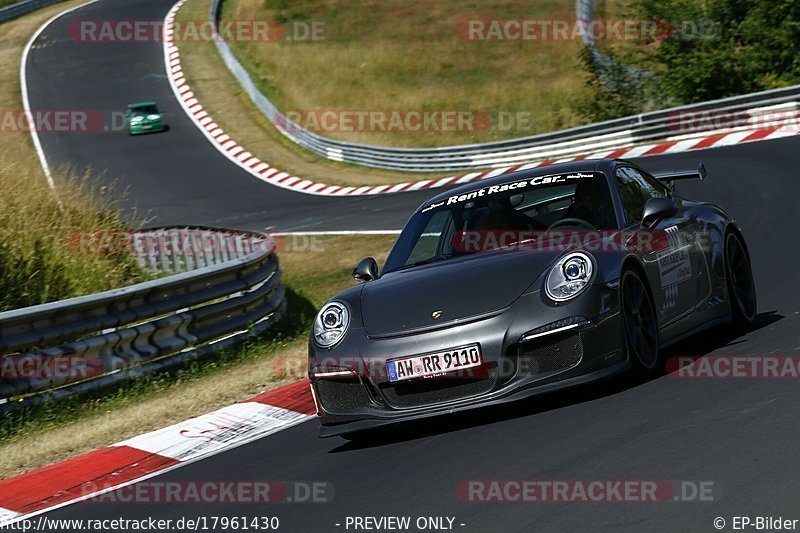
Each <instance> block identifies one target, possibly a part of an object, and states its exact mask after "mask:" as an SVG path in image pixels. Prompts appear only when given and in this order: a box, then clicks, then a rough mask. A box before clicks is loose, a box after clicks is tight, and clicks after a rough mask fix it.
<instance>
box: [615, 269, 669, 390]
mask: <svg viewBox="0 0 800 533" xmlns="http://www.w3.org/2000/svg"><path fill="white" fill-rule="evenodd" d="M620 291H621V296H622V324H623V329H624V331H623V333H624V338H625V343H626V345H627V350H628V354H629V356H630V358H631V364H632V366H633V368H634V370H635V371H636V372H637V373H638V374H639V375H640V376H642V377H649V376H652V375H653V374H655V373H656V371H657V370H658V364H659V362H660V358H659V346H658V345H659V335H658V319H657V317H656V310H655V305H654V304H653V298H652V296H651V295H650V291H649V290H648V288H647V284H646V283H645V281H644V280H643V279H642V276H641V275H640V274H639V273H638V272H637V271H636V270H633V269H630V270H626V271H625V272H624V273H623V274H622V281H621V284H620Z"/></svg>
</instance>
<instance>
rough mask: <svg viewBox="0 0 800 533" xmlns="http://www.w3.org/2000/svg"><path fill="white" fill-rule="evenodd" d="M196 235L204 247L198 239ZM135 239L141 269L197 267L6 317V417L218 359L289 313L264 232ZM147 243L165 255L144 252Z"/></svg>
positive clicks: (1, 384)
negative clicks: (44, 403)
mask: <svg viewBox="0 0 800 533" xmlns="http://www.w3.org/2000/svg"><path fill="white" fill-rule="evenodd" d="M198 235H199V236H203V237H205V238H206V240H205V241H196V240H195V241H193V240H191V239H192V236H198ZM156 236H157V237H161V238H163V237H168V238H164V239H163V240H154V238H155V237H156ZM132 237H133V238H132V240H131V241H127V240H126V241H125V242H126V244H127V243H128V242H134V243H139V244H137V248H136V249H135V252H134V253H136V254H137V256H138V257H139V260H140V262H142V263H144V264H150V260H151V259H152V258H157V259H158V260H157V261H155V264H156V270H157V271H158V272H165V271H176V270H177V271H181V270H187V269H188V268H189V266H191V265H194V267H196V269H195V270H188V271H184V272H181V273H178V274H173V275H171V276H168V277H165V278H161V279H158V280H155V281H149V282H145V283H140V284H137V285H132V286H130V287H125V288H121V289H116V290H111V291H107V292H103V293H99V294H93V295H89V296H82V297H78V298H71V299H69V300H63V301H59V302H53V303H48V304H44V305H37V306H34V307H28V308H24V309H18V310H14V311H7V312H4V313H0V354H4V355H2V356H0V369H2V375H0V411H2V410H9V409H12V408H14V407H18V406H20V405H30V404H34V403H40V402H42V401H43V400H45V399H49V400H57V399H60V398H63V397H66V396H70V395H74V394H78V393H83V392H87V391H90V390H94V389H98V388H101V387H107V386H110V385H115V384H118V383H121V382H123V381H126V380H130V379H132V378H135V377H138V376H141V375H144V374H146V373H148V372H153V371H158V370H164V369H167V368H169V367H172V366H175V365H177V364H180V363H183V362H186V361H189V360H193V359H199V358H204V357H207V356H210V355H213V354H215V353H218V352H219V351H220V350H222V349H224V348H226V347H229V346H231V345H232V344H233V343H235V342H238V341H239V340H241V339H242V338H244V337H245V336H247V335H253V334H258V333H261V332H263V331H264V330H266V329H267V328H268V327H270V326H271V325H272V324H274V323H275V322H276V321H277V320H278V319H279V318H280V317H281V316H282V314H283V312H284V310H285V308H286V298H285V295H284V289H283V286H282V285H281V282H280V279H281V275H280V270H279V268H278V258H277V256H276V254H275V243H274V241H273V240H272V239H271V238H270V237H268V236H266V235H263V234H257V233H247V232H231V231H227V230H213V229H210V228H171V229H169V228H166V229H159V230H150V231H146V232H137V233H135V234H132ZM148 239H149V240H148ZM93 242H94V243H97V242H98V241H97V240H95V241H93ZM148 242H150V243H153V245H154V246H157V247H158V249H157V250H155V251H154V250H145V249H144V247H143V246H142V245H141V243H148ZM198 242H205V243H206V248H205V249H203V248H201V247H198V246H197V244H198ZM220 243H222V244H224V249H222V248H221V246H220ZM231 243H232V244H231ZM190 247H191V249H190ZM208 247H211V249H208ZM132 250H133V249H132V248H131V249H127V248H126V249H125V250H118V251H124V252H125V253H128V252H129V251H132ZM90 251H94V252H97V250H90ZM104 251H105V253H109V250H108V249H105V250H104ZM101 253H102V252H101ZM160 256H161V257H160ZM164 256H166V258H167V260H165V261H162V259H163V257H164ZM176 256H180V257H181V259H180V260H179V261H176V260H175V257H176ZM201 258H202V259H201ZM215 258H216V260H215ZM164 265H168V266H169V265H171V266H169V268H167V267H165V266H164ZM197 267H199V268H197ZM64 361H66V362H68V364H66V365H64V366H65V368H64V369H62V370H59V369H58V368H57V367H59V366H62V365H61V364H60V363H59V362H61V363H63V362H64ZM76 363H79V364H76ZM54 368H55V370H54ZM15 372H17V373H16V374H15Z"/></svg>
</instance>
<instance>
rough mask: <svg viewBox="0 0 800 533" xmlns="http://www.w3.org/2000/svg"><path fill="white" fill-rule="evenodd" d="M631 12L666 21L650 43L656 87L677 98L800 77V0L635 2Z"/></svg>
mask: <svg viewBox="0 0 800 533" xmlns="http://www.w3.org/2000/svg"><path fill="white" fill-rule="evenodd" d="M633 10H634V15H635V16H637V17H640V18H643V19H646V20H659V21H669V23H668V24H667V26H666V27H667V28H668V29H669V30H670V31H667V32H664V33H665V35H663V36H662V37H663V38H661V39H657V41H656V42H653V43H650V44H649V45H647V50H646V53H645V55H644V57H645V59H644V64H643V65H642V66H644V67H645V68H649V69H650V70H652V71H654V72H656V73H657V74H656V75H655V77H654V78H653V82H654V84H655V90H656V91H658V92H659V93H661V94H663V95H665V96H667V97H668V98H670V99H674V100H675V101H676V102H678V103H691V102H699V101H704V100H710V99H714V98H723V97H727V96H735V95H738V94H744V93H749V92H754V91H759V90H766V89H772V88H776V87H783V86H788V85H792V84H796V83H800V2H797V1H796V0H708V1H705V2H700V1H697V0H635V1H634V4H633Z"/></svg>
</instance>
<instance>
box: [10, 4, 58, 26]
mask: <svg viewBox="0 0 800 533" xmlns="http://www.w3.org/2000/svg"><path fill="white" fill-rule="evenodd" d="M63 1H64V0H23V1H22V2H16V3H14V4H10V5H7V6H5V7H3V8H0V23H3V22H6V21H8V20H13V19H15V18H17V17H21V16H22V15H25V14H27V13H30V12H31V11H36V10H37V9H39V8H42V7H45V6H49V5H50V4H56V3H58V2H63Z"/></svg>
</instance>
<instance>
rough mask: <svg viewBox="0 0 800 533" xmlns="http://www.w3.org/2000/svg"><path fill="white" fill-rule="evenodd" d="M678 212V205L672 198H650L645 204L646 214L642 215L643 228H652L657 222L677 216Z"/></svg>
mask: <svg viewBox="0 0 800 533" xmlns="http://www.w3.org/2000/svg"><path fill="white" fill-rule="evenodd" d="M677 212H678V204H676V203H675V200H672V199H671V198H650V199H649V200H647V203H646V204H644V214H643V215H642V227H643V228H649V227H652V226H653V225H654V224H655V223H656V222H658V221H660V220H664V219H665V218H670V217H673V216H675V214H676V213H677Z"/></svg>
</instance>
